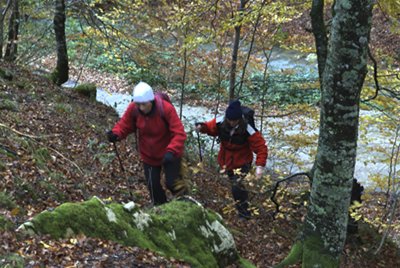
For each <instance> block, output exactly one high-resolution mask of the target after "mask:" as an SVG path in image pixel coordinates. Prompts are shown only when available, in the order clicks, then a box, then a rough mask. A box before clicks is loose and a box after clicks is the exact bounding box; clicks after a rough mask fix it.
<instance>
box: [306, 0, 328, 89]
mask: <svg viewBox="0 0 400 268" xmlns="http://www.w3.org/2000/svg"><path fill="white" fill-rule="evenodd" d="M310 16H311V25H312V31H313V34H314V39H315V48H316V49H317V59H318V74H319V82H320V84H321V85H322V75H323V73H324V69H325V61H326V54H327V50H328V37H327V35H326V28H325V22H324V0H313V1H312V7H311V12H310Z"/></svg>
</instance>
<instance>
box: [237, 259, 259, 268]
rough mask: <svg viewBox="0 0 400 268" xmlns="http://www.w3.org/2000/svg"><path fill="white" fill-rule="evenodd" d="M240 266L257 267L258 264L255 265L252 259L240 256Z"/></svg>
mask: <svg viewBox="0 0 400 268" xmlns="http://www.w3.org/2000/svg"><path fill="white" fill-rule="evenodd" d="M239 266H240V267H241V268H256V266H254V264H252V263H251V262H250V261H248V260H246V259H243V258H240V259H239Z"/></svg>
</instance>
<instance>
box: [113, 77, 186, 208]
mask: <svg viewBox="0 0 400 268" xmlns="http://www.w3.org/2000/svg"><path fill="white" fill-rule="evenodd" d="M161 96H162V95H159V94H154V93H153V89H152V88H151V87H150V86H149V85H148V84H146V83H144V82H140V83H139V84H137V85H136V86H135V88H134V89H133V102H132V103H130V104H129V106H128V108H127V110H126V111H125V113H124V115H123V116H122V118H121V119H120V120H119V121H118V122H117V123H116V124H115V126H114V128H113V129H112V130H111V131H109V132H108V133H107V135H108V140H109V141H110V142H116V141H120V140H123V139H125V138H126V137H127V136H128V135H129V134H131V133H135V134H137V136H138V147H139V152H140V157H141V159H142V161H143V167H144V174H145V177H146V180H147V186H148V189H149V192H150V197H151V200H152V202H153V203H154V204H155V205H160V204H163V203H166V202H167V196H166V194H165V191H164V189H163V187H162V185H161V181H160V180H161V169H164V173H165V180H166V187H167V188H168V190H170V191H171V193H172V194H176V193H177V189H176V187H175V186H176V181H177V178H178V177H179V172H180V165H181V157H182V155H183V148H184V142H185V140H186V133H185V130H184V128H183V125H182V122H181V120H180V119H179V117H178V114H177V113H176V110H175V108H174V106H173V105H172V104H171V102H170V101H168V100H167V99H166V98H163V97H161ZM167 98H168V97H167Z"/></svg>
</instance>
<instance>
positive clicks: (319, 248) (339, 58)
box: [278, 0, 373, 268]
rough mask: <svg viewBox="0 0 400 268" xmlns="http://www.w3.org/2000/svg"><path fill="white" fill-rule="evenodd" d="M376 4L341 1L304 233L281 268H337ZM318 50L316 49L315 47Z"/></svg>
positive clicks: (325, 75)
mask: <svg viewBox="0 0 400 268" xmlns="http://www.w3.org/2000/svg"><path fill="white" fill-rule="evenodd" d="M372 6H373V1H372V0H337V1H336V4H335V7H334V17H333V21H332V28H331V34H330V38H329V42H328V51H327V57H326V62H325V68H324V69H323V76H322V80H323V81H322V86H321V87H322V96H321V112H320V132H319V133H320V134H319V141H318V150H317V156H316V160H315V164H314V168H315V171H314V173H313V175H314V177H313V182H312V189H311V196H310V205H309V207H308V211H307V216H306V219H305V222H304V229H303V232H302V234H301V235H300V236H299V240H298V241H297V242H296V243H295V245H294V246H293V248H292V251H291V253H290V254H289V256H288V257H287V258H286V259H285V260H284V261H283V262H282V263H281V264H280V265H278V267H283V266H286V265H288V264H291V263H294V262H297V261H299V260H301V261H302V267H324V268H325V267H339V257H340V254H341V252H342V250H343V247H344V243H345V239H346V228H347V221H348V209H349V205H350V196H351V189H352V180H353V175H354V167H355V161H356V149H357V137H358V123H359V108H360V106H359V104H360V93H361V87H362V85H363V83H364V79H365V75H366V73H367V51H368V43H369V34H370V29H371V20H372ZM317 49H318V47H317Z"/></svg>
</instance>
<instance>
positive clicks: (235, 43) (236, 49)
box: [229, 0, 248, 100]
mask: <svg viewBox="0 0 400 268" xmlns="http://www.w3.org/2000/svg"><path fill="white" fill-rule="evenodd" d="M247 2H248V0H240V6H239V9H238V11H239V16H242V15H243V14H242V12H243V10H244V7H245V5H246V3H247ZM241 28H242V26H241V24H240V21H239V23H238V25H236V26H235V39H234V40H233V49H232V63H231V70H230V74H229V99H230V100H232V99H234V98H235V86H236V66H237V60H238V53H239V42H240V29H241Z"/></svg>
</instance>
